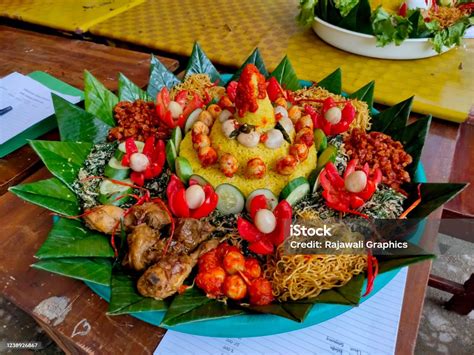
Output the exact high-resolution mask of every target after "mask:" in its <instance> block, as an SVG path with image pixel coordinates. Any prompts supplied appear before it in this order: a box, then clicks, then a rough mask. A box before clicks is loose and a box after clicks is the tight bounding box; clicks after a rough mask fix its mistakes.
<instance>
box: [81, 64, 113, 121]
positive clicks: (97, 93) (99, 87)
mask: <svg viewBox="0 0 474 355" xmlns="http://www.w3.org/2000/svg"><path fill="white" fill-rule="evenodd" d="M84 103H85V108H86V111H87V112H89V113H91V114H92V115H94V116H96V117H97V118H99V119H100V120H101V121H103V122H104V123H106V124H107V125H109V126H112V127H113V126H115V119H114V107H115V105H117V103H118V98H117V96H115V94H114V93H113V92H111V91H109V90H107V88H106V87H105V86H104V85H103V84H102V83H101V82H100V81H99V80H97V79H96V78H95V77H94V76H93V75H92V74H91V73H90V72H89V71H87V70H85V71H84Z"/></svg>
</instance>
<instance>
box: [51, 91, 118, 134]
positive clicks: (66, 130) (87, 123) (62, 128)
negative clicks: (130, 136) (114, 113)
mask: <svg viewBox="0 0 474 355" xmlns="http://www.w3.org/2000/svg"><path fill="white" fill-rule="evenodd" d="M85 95H86V98H87V93H86V94H85ZM52 97H53V105H54V111H55V114H56V119H57V121H58V128H59V135H60V137H61V140H62V141H70V142H92V143H101V142H104V141H105V140H106V139H107V135H108V133H109V130H110V128H112V127H113V125H110V124H108V123H106V122H104V121H103V120H102V119H99V118H98V117H95V116H94V115H93V114H92V113H89V112H87V111H84V110H83V109H82V108H80V107H79V106H76V105H74V104H72V103H70V102H69V101H67V100H65V99H63V98H62V97H60V96H57V95H55V94H52Z"/></svg>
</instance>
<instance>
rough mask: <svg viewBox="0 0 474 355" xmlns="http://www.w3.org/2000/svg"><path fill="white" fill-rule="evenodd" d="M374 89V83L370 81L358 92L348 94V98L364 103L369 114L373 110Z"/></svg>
mask: <svg viewBox="0 0 474 355" xmlns="http://www.w3.org/2000/svg"><path fill="white" fill-rule="evenodd" d="M374 89H375V81H371V82H370V83H368V84H367V85H364V86H362V87H361V88H360V89H359V90H357V91H355V92H353V93H352V94H350V95H349V98H350V99H357V100H360V101H365V102H366V103H367V106H368V108H369V112H372V110H373V108H374Z"/></svg>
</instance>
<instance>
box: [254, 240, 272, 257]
mask: <svg viewBox="0 0 474 355" xmlns="http://www.w3.org/2000/svg"><path fill="white" fill-rule="evenodd" d="M249 250H250V251H252V252H254V253H255V254H261V255H267V254H271V253H273V243H272V242H271V241H270V240H269V239H268V238H263V239H260V240H259V241H257V242H254V243H250V245H249Z"/></svg>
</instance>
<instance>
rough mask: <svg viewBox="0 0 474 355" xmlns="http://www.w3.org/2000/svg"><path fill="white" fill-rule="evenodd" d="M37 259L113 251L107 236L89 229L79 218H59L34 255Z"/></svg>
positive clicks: (90, 254) (112, 254)
mask: <svg viewBox="0 0 474 355" xmlns="http://www.w3.org/2000/svg"><path fill="white" fill-rule="evenodd" d="M35 256H36V257H37V258H39V259H47V258H64V257H106V258H112V257H113V256H114V252H113V250H112V248H111V246H110V242H109V237H108V236H106V235H104V234H101V233H98V232H94V231H92V230H90V229H89V228H87V227H86V226H85V225H84V223H82V222H81V221H80V220H73V219H67V218H60V219H59V221H58V222H56V223H55V224H54V225H53V228H52V229H51V231H50V232H49V234H48V238H47V239H46V241H45V242H44V243H43V245H42V246H41V248H40V249H39V250H38V252H37V253H36V255H35Z"/></svg>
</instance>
